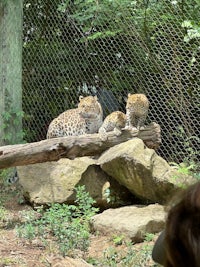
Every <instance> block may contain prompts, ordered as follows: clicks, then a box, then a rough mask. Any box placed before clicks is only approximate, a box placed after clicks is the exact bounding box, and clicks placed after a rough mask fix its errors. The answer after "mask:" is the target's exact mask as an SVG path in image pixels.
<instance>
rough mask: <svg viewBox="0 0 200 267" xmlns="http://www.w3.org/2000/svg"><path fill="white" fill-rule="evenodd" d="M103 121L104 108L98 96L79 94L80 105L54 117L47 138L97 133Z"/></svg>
mask: <svg viewBox="0 0 200 267" xmlns="http://www.w3.org/2000/svg"><path fill="white" fill-rule="evenodd" d="M102 123H103V110H102V107H101V104H100V102H99V101H98V98H97V96H86V97H83V96H79V103H78V107H77V108H74V109H68V110H66V111H64V112H63V113H61V114H60V115H59V116H58V117H56V118H55V119H53V120H52V121H51V123H50V125H49V127H48V130H47V139H51V138H56V137H63V136H79V135H85V134H93V133H97V132H98V130H99V128H100V127H101V125H102Z"/></svg>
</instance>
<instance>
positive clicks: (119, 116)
mask: <svg viewBox="0 0 200 267" xmlns="http://www.w3.org/2000/svg"><path fill="white" fill-rule="evenodd" d="M125 124H126V115H125V114H124V113H123V112H121V111H114V112H112V113H111V114H109V115H108V116H107V117H106V118H105V120H104V122H103V124H102V126H101V127H100V129H99V133H105V132H110V131H114V130H115V129H116V128H117V129H118V130H120V129H121V128H124V127H125Z"/></svg>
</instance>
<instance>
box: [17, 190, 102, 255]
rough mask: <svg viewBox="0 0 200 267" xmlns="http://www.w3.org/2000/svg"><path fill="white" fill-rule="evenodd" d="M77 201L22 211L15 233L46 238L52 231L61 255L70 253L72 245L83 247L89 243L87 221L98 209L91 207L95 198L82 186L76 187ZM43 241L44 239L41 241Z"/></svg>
mask: <svg viewBox="0 0 200 267" xmlns="http://www.w3.org/2000/svg"><path fill="white" fill-rule="evenodd" d="M75 202H76V204H77V205H65V204H59V203H54V204H52V205H50V207H49V208H48V209H46V210H45V211H44V210H43V209H42V208H40V209H38V210H37V212H34V211H32V212H31V211H30V212H25V213H22V217H23V219H24V224H23V225H21V226H18V227H17V228H16V231H17V234H18V236H20V237H23V238H26V239H29V240H31V239H33V238H35V237H36V236H38V237H40V238H41V240H45V239H46V238H47V237H48V235H53V236H54V237H55V240H56V242H57V243H58V245H59V249H60V252H61V253H62V255H63V256H66V255H71V254H72V251H73V250H74V249H80V250H82V251H86V250H87V249H88V247H89V236H90V231H89V230H90V229H89V221H90V218H91V217H92V216H93V215H94V214H95V213H96V212H97V211H98V209H97V208H94V207H92V205H93V204H94V202H95V201H94V200H93V199H92V198H91V197H90V196H89V193H88V192H85V186H79V187H77V188H76V201H75ZM44 243H45V242H44Z"/></svg>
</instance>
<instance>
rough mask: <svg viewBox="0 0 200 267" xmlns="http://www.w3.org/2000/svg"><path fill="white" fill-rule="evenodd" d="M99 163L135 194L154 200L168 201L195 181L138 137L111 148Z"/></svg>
mask: <svg viewBox="0 0 200 267" xmlns="http://www.w3.org/2000/svg"><path fill="white" fill-rule="evenodd" d="M98 164H99V165H100V166H101V168H102V169H103V170H104V171H105V172H106V173H107V174H108V175H110V176H112V177H113V178H115V179H116V180H117V181H118V182H119V183H120V184H122V185H124V186H125V187H127V188H128V189H129V190H130V191H131V192H132V193H133V194H134V195H136V196H137V197H139V198H141V199H144V200H148V201H150V202H151V203H155V202H158V203H165V202H166V201H168V200H169V199H170V198H171V197H172V195H173V194H174V193H176V192H177V191H180V190H182V188H183V187H184V185H185V184H190V183H193V182H194V181H193V180H192V179H191V178H190V177H188V176H184V175H182V176H181V174H180V173H178V172H177V171H176V170H174V169H173V168H172V167H171V166H169V164H168V163H167V162H166V161H165V160H164V159H163V158H161V157H160V156H158V155H157V154H156V152H155V150H153V149H149V148H147V147H146V146H145V145H144V143H143V141H142V140H141V139H138V138H134V139H132V140H129V141H127V142H124V143H121V144H119V145H116V146H114V147H111V148H110V149H108V150H107V151H106V152H104V153H103V154H102V155H101V156H100V158H99V161H98Z"/></svg>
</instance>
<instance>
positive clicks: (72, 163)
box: [17, 157, 133, 208]
mask: <svg viewBox="0 0 200 267" xmlns="http://www.w3.org/2000/svg"><path fill="white" fill-rule="evenodd" d="M95 162H96V161H95V160H94V159H92V158H89V157H82V158H76V159H74V160H69V159H60V160H59V161H57V162H46V163H38V164H34V165H27V166H20V167H17V172H18V176H19V183H20V185H21V186H22V188H23V192H24V196H25V198H26V199H27V200H28V201H30V202H31V203H33V204H48V203H53V202H58V203H64V202H65V203H68V204H71V203H73V202H74V200H75V199H76V195H75V190H74V188H75V187H76V186H78V185H85V187H86V191H88V192H89V193H90V195H91V196H92V197H93V198H94V200H95V201H96V202H97V204H96V205H98V206H99V207H102V208H108V207H114V206H119V205H121V204H122V203H123V204H124V205H125V204H130V200H131V198H132V197H133V196H132V194H131V192H130V191H129V190H128V189H127V188H125V187H124V186H122V185H119V183H118V182H117V181H116V180H115V179H113V178H111V177H110V176H109V175H108V174H106V173H105V172H104V171H102V170H101V168H100V167H99V166H97V165H95Z"/></svg>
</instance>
